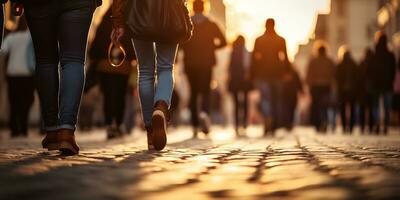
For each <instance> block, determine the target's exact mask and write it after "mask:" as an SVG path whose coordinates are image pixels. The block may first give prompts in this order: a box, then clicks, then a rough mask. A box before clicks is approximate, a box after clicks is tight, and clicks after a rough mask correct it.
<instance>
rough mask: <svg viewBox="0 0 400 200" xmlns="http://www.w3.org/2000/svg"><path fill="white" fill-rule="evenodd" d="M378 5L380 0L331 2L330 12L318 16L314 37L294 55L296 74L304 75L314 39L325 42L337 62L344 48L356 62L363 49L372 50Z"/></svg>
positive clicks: (333, 0)
mask: <svg viewBox="0 0 400 200" xmlns="http://www.w3.org/2000/svg"><path fill="white" fill-rule="evenodd" d="M380 5H381V1H380V0H368V1H366V0H332V1H331V13H329V14H327V15H319V17H318V21H317V23H316V28H315V34H314V37H313V38H310V42H309V43H308V44H307V45H303V46H301V47H300V49H299V52H298V53H297V55H296V58H295V63H296V65H297V66H298V67H299V71H300V73H301V74H302V75H303V76H304V73H305V70H306V67H307V66H306V65H307V62H308V60H309V59H310V57H311V56H312V53H311V52H313V51H314V50H313V44H314V42H315V41H317V40H322V41H325V42H326V44H327V45H328V49H329V54H330V56H331V57H332V58H334V59H337V51H338V49H339V48H340V47H341V46H342V45H346V46H347V47H348V48H349V49H351V51H352V53H353V55H354V58H355V59H356V60H360V59H361V58H362V56H363V52H364V50H365V48H367V47H373V44H374V35H375V32H376V31H378V30H379V27H378V24H377V12H378V10H379V9H380Z"/></svg>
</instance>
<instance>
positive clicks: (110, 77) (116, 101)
mask: <svg viewBox="0 0 400 200" xmlns="http://www.w3.org/2000/svg"><path fill="white" fill-rule="evenodd" d="M111 32H112V21H111V8H110V9H109V10H108V11H107V13H106V14H105V15H104V17H103V21H102V22H101V24H100V25H99V27H98V28H97V32H96V37H95V39H94V41H93V43H92V46H91V48H90V50H89V56H90V59H91V66H90V67H94V68H95V71H96V73H97V75H98V76H97V77H98V80H99V82H100V88H101V91H102V93H103V102H104V105H103V111H104V116H105V124H106V126H107V138H108V139H113V138H116V137H121V136H122V135H123V132H122V128H121V125H122V122H123V119H124V114H125V105H126V104H125V103H126V102H125V100H126V98H125V97H126V92H127V87H128V78H129V75H130V74H131V71H132V70H133V66H132V65H131V61H132V59H133V58H134V50H133V47H132V43H131V41H130V39H131V38H130V35H129V34H125V36H124V37H123V38H122V39H121V45H122V46H123V47H124V48H125V50H126V53H127V56H126V62H124V64H123V65H122V66H120V67H112V66H111V64H110V63H109V62H108V45H109V44H110V42H111V40H110V34H111ZM112 54H115V55H114V56H113V57H114V58H115V59H117V60H121V59H122V58H121V57H122V56H121V54H122V53H121V51H120V50H119V49H118V48H116V47H114V49H113V50H112Z"/></svg>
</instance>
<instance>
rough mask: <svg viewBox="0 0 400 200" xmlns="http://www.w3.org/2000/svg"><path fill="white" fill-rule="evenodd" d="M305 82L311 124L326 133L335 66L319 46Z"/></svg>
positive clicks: (310, 63)
mask: <svg viewBox="0 0 400 200" xmlns="http://www.w3.org/2000/svg"><path fill="white" fill-rule="evenodd" d="M306 82H307V84H308V86H309V88H310V93H311V101H312V103H311V113H310V114H311V124H312V125H313V126H314V127H315V128H316V130H317V131H319V132H326V131H327V119H328V106H329V103H330V98H331V94H332V87H333V85H334V82H335V64H334V62H333V61H332V60H331V59H330V58H329V57H328V55H327V52H326V47H325V46H323V45H322V44H321V46H320V47H319V48H318V55H317V56H316V57H314V58H312V59H311V61H310V62H309V64H308V69H307V75H306Z"/></svg>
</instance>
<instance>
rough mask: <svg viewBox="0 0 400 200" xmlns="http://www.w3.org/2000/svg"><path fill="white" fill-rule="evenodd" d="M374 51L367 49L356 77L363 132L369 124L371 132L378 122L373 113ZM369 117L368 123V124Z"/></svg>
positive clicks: (357, 101) (356, 92) (357, 99)
mask: <svg viewBox="0 0 400 200" xmlns="http://www.w3.org/2000/svg"><path fill="white" fill-rule="evenodd" d="M373 59H374V52H373V51H372V50H371V49H369V48H368V49H366V50H365V53H364V58H363V59H362V61H361V64H360V65H359V67H358V70H357V73H356V77H357V79H356V80H357V84H356V86H355V88H356V91H355V95H356V96H357V98H356V103H357V106H358V108H359V117H360V128H361V133H364V132H365V129H366V126H367V125H368V128H369V131H370V132H371V131H372V129H373V127H374V125H375V124H376V121H377V120H376V119H375V116H374V115H373V112H372V111H373V104H372V103H373V98H374V93H375V89H374V79H375V73H374V68H373ZM367 119H368V124H367Z"/></svg>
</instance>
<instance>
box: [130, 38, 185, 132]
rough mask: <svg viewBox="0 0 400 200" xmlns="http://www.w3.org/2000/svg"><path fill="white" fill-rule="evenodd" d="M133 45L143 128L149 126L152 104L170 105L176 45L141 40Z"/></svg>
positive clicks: (135, 41)
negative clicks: (137, 65) (162, 102)
mask: <svg viewBox="0 0 400 200" xmlns="http://www.w3.org/2000/svg"><path fill="white" fill-rule="evenodd" d="M133 45H134V48H135V52H136V57H137V59H138V63H139V67H138V70H139V73H138V75H139V78H138V80H139V96H140V104H141V107H142V114H143V120H144V123H145V126H151V125H152V124H151V118H152V115H153V111H154V104H155V103H156V102H157V101H165V102H166V103H167V104H168V105H171V97H172V91H173V89H174V75H173V66H174V63H175V57H176V52H177V47H178V45H177V44H161V43H154V42H149V41H143V40H133ZM156 78H157V81H156Z"/></svg>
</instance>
